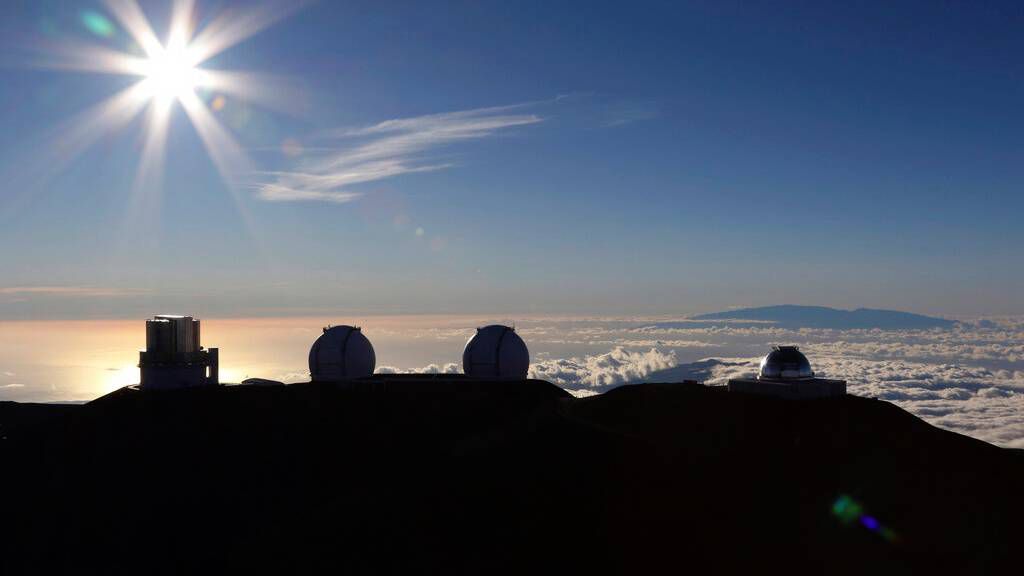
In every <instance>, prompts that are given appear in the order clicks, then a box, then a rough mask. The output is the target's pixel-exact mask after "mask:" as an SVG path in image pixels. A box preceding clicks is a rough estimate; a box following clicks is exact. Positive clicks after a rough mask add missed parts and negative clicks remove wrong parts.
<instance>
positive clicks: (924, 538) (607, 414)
mask: <svg viewBox="0 0 1024 576" xmlns="http://www.w3.org/2000/svg"><path fill="white" fill-rule="evenodd" d="M0 426H2V434H0V435H2V436H3V437H4V439H3V440H2V441H0V458H2V462H3V474H2V478H0V488H2V494H3V497H4V507H3V514H2V518H3V522H2V525H3V533H2V534H0V542H2V543H3V544H2V546H3V549H4V550H3V554H2V555H0V573H3V574H21V573H30V574H42V573H53V572H65V573H66V572H76V573H81V572H85V573H104V574H114V573H132V574H151V573H195V572H211V571H218V572H225V571H227V572H237V571H261V572H262V571H269V570H276V571H279V572H283V573H308V572H328V571H329V572H332V573H445V574H451V573H474V574H487V573H495V572H515V573H528V572H529V573H546V572H551V571H555V570H559V571H568V572H570V573H587V572H590V573H609V572H616V573H630V574H642V573H687V572H692V573H706V572H711V573H767V572H769V571H770V570H772V571H773V569H784V570H786V571H787V572H790V573H793V572H796V573H814V574H823V573H839V574H864V573H876V574H877V573H921V574H923V573H929V574H935V573H942V574H994V573H1012V574H1016V573H1019V570H1020V566H1019V562H1018V560H1017V558H1018V556H1019V551H1018V550H1017V545H1018V542H1019V541H1020V539H1021V536H1022V535H1024V530H1022V528H1021V525H1022V523H1024V500H1022V499H1021V498H1020V497H1019V493H1018V492H1017V489H1018V488H1019V487H1020V486H1021V485H1022V481H1024V457H1021V455H1020V454H1019V453H1017V452H1014V451H1008V450H1003V449H1000V448H997V447H995V446H992V445H989V444H986V443H984V442H980V441H977V440H973V439H971V438H968V437H965V436H961V435H958V434H954V433H951V432H947V431H943V430H939V429H937V428H934V427H932V426H930V425H928V424H926V423H925V422H923V421H921V420H919V419H918V418H916V417H914V416H912V415H910V414H908V413H906V412H904V411H902V410H900V409H899V408H897V407H895V406H893V405H891V404H888V403H885V402H881V401H877V400H872V399H866V398H857V397H852V396H850V397H845V398H838V399H825V400H813V401H802V402H793V401H783V400H777V399H772V398H763V397H749V396H744V395H740V394H731V393H728V392H725V391H724V390H722V389H717V388H706V387H703V386H700V385H696V384H645V385H636V386H625V387H621V388H618V389H615V390H612V391H610V392H608V393H606V394H603V395H601V396H595V397H591V398H585V399H574V398H571V397H569V396H568V395H567V394H566V393H565V392H564V391H562V390H560V389H559V388H557V387H555V386H553V385H551V384H548V383H546V382H541V381H519V382H484V381H477V380H470V379H466V378H461V377H451V376H442V377H429V376H375V377H372V378H370V379H366V380H361V381H353V382H347V383H337V384H296V385H289V386H278V387H241V386H225V387H215V388H196V389H188V390H179V391H168V392H140V391H138V390H135V389H131V388H126V389H122V390H120V391H117V392H114V393H112V394H110V395H108V396H105V397H102V398H99V399H97V400H95V401H93V402H90V403H88V404H85V405H82V406H50V407H45V406H44V407H40V405H24V404H14V403H0Z"/></svg>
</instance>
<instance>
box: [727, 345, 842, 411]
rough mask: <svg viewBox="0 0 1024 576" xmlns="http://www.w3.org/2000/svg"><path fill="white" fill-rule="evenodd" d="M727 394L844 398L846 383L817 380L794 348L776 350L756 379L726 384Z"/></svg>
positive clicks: (768, 357) (767, 356)
mask: <svg viewBox="0 0 1024 576" xmlns="http://www.w3.org/2000/svg"><path fill="white" fill-rule="evenodd" d="M728 386H729V392H744V393H747V394H760V395H762V396H777V397H780V398H790V399H804V398H829V397H833V396H844V395H846V381H845V380H831V379H828V378H817V377H815V375H814V371H813V370H811V363H810V362H809V361H808V360H807V357H806V356H804V354H803V353H802V352H800V349H799V348H797V347H796V346H775V347H773V348H772V351H771V352H769V353H768V354H767V355H766V356H765V357H764V358H762V359H761V367H760V370H759V372H758V375H757V377H756V378H736V379H733V380H729V385H728Z"/></svg>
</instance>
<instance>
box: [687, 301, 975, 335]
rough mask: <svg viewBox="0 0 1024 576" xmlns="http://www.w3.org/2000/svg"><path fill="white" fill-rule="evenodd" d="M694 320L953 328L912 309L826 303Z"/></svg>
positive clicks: (804, 325) (788, 325)
mask: <svg viewBox="0 0 1024 576" xmlns="http://www.w3.org/2000/svg"><path fill="white" fill-rule="evenodd" d="M692 319H693V320H750V321H757V322H771V323H773V324H775V325H778V326H782V327H786V328H832V329H835V330H850V329H857V328H864V329H871V328H879V329H882V330H916V329H928V328H952V327H953V326H955V325H956V322H954V321H953V320H947V319H945V318H935V317H933V316H922V315H921V314H913V313H910V312H899V311H896V310H874V309H871V308H857V309H856V310H838V309H836V308H828V307H825V306H795V305H792V304H783V305H780V306H763V307H760V308H743V309H740V310H729V311H726V312H713V313H711V314H701V315H699V316H694V317H693V318H692Z"/></svg>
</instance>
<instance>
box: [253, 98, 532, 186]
mask: <svg viewBox="0 0 1024 576" xmlns="http://www.w3.org/2000/svg"><path fill="white" fill-rule="evenodd" d="M525 106H526V105H515V106H502V107H495V108H478V109H474V110H463V111H459V112H448V113H444V114H433V115H428V116H417V117H413V118H399V119H394V120H387V121H385V122H381V123H379V124H375V125H373V126H367V127H363V128H341V129H336V130H330V131H326V132H323V133H322V134H320V135H318V136H317V137H316V140H318V141H323V142H326V143H330V144H332V146H330V147H327V148H326V149H325V147H323V146H320V147H318V148H315V149H311V150H308V151H304V152H301V153H300V154H299V158H298V162H297V165H296V167H295V169H294V170H288V171H276V172H267V173H264V175H265V176H269V177H270V178H271V181H269V182H263V183H260V184H257V185H256V189H257V194H258V196H259V198H261V199H263V200H266V201H269V202H297V201H321V202H334V203H344V202H349V201H351V200H354V199H356V198H358V197H359V196H361V195H362V194H361V193H360V192H359V191H357V190H353V189H352V187H353V186H356V185H359V184H366V183H368V182H375V181H378V180H384V179H386V178H393V177H396V176H401V175H404V174H414V173H419V172H433V171H437V170H444V169H447V168H450V167H452V166H453V164H452V163H451V162H439V161H437V160H436V159H432V158H431V156H430V153H431V152H433V151H436V150H438V149H440V148H442V147H444V146H448V145H451V144H454V143H457V142H464V141H469V140H479V139H482V138H486V137H489V136H492V135H494V134H495V133H497V132H498V131H500V130H505V129H508V128H512V127H515V126H525V125H529V124H536V123H538V122H541V121H542V120H543V119H542V118H541V117H540V116H538V115H536V114H530V113H523V112H522V110H523V108H524V107H525Z"/></svg>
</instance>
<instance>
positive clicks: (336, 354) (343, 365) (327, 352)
mask: <svg viewBox="0 0 1024 576" xmlns="http://www.w3.org/2000/svg"><path fill="white" fill-rule="evenodd" d="M376 366H377V355H376V354H374V352H373V345H372V344H370V341H369V339H367V338H366V336H363V333H362V331H361V330H360V329H359V328H355V327H352V326H328V327H326V328H324V333H323V334H321V335H320V337H319V338H317V339H316V342H313V347H312V348H310V349H309V373H310V376H311V377H312V379H313V381H314V382H332V381H339V380H350V379H352V378H362V377H364V376H369V375H371V374H373V369H374V368H375V367H376Z"/></svg>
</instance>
